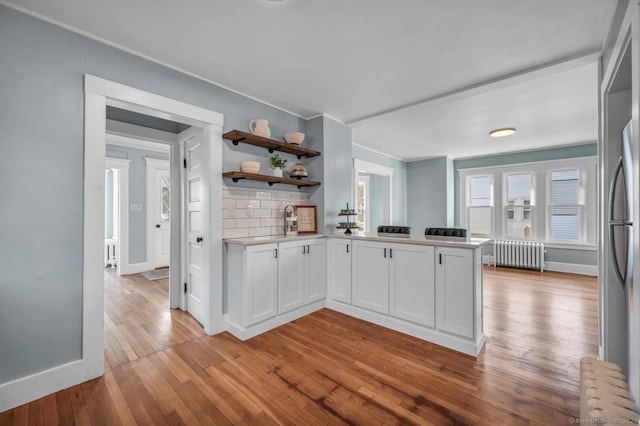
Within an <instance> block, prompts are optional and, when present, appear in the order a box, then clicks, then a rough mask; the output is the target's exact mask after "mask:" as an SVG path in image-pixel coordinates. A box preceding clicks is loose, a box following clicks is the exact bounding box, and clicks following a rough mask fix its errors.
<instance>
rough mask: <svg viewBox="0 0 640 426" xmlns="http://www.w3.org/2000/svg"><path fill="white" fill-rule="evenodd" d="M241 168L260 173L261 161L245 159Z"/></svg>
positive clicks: (245, 170) (248, 171) (244, 171)
mask: <svg viewBox="0 0 640 426" xmlns="http://www.w3.org/2000/svg"><path fill="white" fill-rule="evenodd" d="M240 170H241V171H242V172H243V173H258V171H259V170H260V162H259V161H243V162H241V163H240Z"/></svg>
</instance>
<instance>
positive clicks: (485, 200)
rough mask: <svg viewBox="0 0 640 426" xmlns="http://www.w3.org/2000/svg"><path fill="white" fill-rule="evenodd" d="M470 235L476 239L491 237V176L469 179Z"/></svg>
mask: <svg viewBox="0 0 640 426" xmlns="http://www.w3.org/2000/svg"><path fill="white" fill-rule="evenodd" d="M468 194H469V204H468V206H469V233H470V234H471V236H474V237H490V236H491V223H492V218H493V206H492V205H491V176H479V177H472V178H470V179H469V187H468Z"/></svg>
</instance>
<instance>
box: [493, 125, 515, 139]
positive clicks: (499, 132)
mask: <svg viewBox="0 0 640 426" xmlns="http://www.w3.org/2000/svg"><path fill="white" fill-rule="evenodd" d="M515 132H516V129H515V128H513V127H505V128H502V129H495V130H492V131H490V132H489V136H491V137H492V138H502V137H504V136H510V135H512V134H514V133H515Z"/></svg>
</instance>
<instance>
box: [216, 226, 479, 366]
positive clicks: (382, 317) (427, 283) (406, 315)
mask: <svg viewBox="0 0 640 426" xmlns="http://www.w3.org/2000/svg"><path fill="white" fill-rule="evenodd" d="M487 242H488V240H486V239H475V238H455V237H431V236H429V237H425V236H406V237H396V236H384V235H381V234H380V235H379V234H376V233H363V232H355V233H353V234H351V235H345V234H327V235H306V236H297V237H284V236H272V237H256V238H231V239H226V240H225V243H226V247H227V256H226V267H227V270H226V277H227V278H226V286H227V292H226V294H227V307H228V309H227V311H228V314H227V325H228V327H227V328H228V331H229V332H230V333H231V334H233V335H234V336H236V337H238V338H239V339H242V340H246V339H249V338H251V337H253V336H256V335H258V334H260V333H263V332H265V331H268V330H270V329H273V328H275V327H278V326H280V325H282V324H285V323H287V322H290V321H293V320H295V319H297V318H300V317H302V316H304V315H308V314H309V313H311V312H314V311H316V310H319V309H322V308H324V307H326V308H329V309H333V310H336V311H339V312H342V313H344V314H347V315H350V316H353V317H356V318H360V319H362V320H365V321H368V322H372V323H375V324H378V325H381V326H383V327H387V328H391V329H393V330H396V331H400V332H402V333H406V334H409V335H411V336H414V337H418V338H420V339H424V340H427V341H430V342H433V343H436V344H438V345H442V346H445V347H448V348H451V349H453V350H456V351H459V352H463V353H465V354H468V355H472V356H477V355H478V353H479V352H480V350H481V349H482V346H483V345H484V340H485V336H484V331H483V323H482V262H481V258H482V256H481V247H482V246H483V245H484V244H486V243H487Z"/></svg>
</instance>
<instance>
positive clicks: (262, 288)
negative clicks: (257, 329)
mask: <svg viewBox="0 0 640 426" xmlns="http://www.w3.org/2000/svg"><path fill="white" fill-rule="evenodd" d="M277 247H278V245H277V244H262V245H257V246H250V247H247V249H246V250H247V271H246V273H247V277H246V282H245V285H246V292H245V294H246V299H245V300H246V302H245V303H246V306H245V324H244V325H245V326H248V325H252V324H255V323H258V322H260V321H264V320H266V319H269V318H271V317H274V316H276V314H277V313H278V298H277V294H278V259H277Z"/></svg>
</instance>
